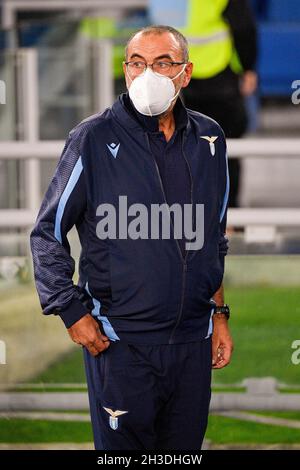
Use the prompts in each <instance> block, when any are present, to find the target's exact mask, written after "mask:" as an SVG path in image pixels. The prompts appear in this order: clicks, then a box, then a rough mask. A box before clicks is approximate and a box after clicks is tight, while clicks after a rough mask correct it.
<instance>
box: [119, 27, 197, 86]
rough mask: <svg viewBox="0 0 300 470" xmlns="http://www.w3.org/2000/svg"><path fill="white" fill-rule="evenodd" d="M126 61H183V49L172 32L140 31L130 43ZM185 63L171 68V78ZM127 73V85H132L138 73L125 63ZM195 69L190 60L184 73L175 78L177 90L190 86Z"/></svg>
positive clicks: (168, 74) (124, 67)
mask: <svg viewBox="0 0 300 470" xmlns="http://www.w3.org/2000/svg"><path fill="white" fill-rule="evenodd" d="M126 61H143V62H146V63H147V64H152V63H153V62H156V61H161V62H183V56H182V51H181V48H180V44H179V43H178V42H177V40H176V39H175V37H174V36H173V34H172V33H169V32H166V33H163V34H143V33H138V34H137V35H136V36H135V37H134V38H133V39H132V40H131V41H130V43H129V45H128V51H127V58H126ZM183 67H184V66H183V65H173V66H172V67H171V70H170V71H169V72H168V73H167V76H168V77H170V78H173V77H175V76H176V75H177V74H178V73H179V72H180V71H181V70H182V69H183ZM123 70H124V74H125V80H126V86H127V88H129V87H130V85H131V81H132V80H134V79H135V78H136V76H137V75H135V74H132V73H131V74H130V78H131V80H130V78H129V76H128V72H129V71H128V70H126V65H125V64H124V65H123ZM192 70H193V64H192V63H191V62H188V64H187V65H186V67H185V70H184V71H183V73H182V74H181V75H180V76H179V77H177V78H175V79H174V80H173V83H174V86H175V90H176V92H177V91H178V90H179V89H180V88H185V87H186V86H188V84H189V82H190V79H191V75H192Z"/></svg>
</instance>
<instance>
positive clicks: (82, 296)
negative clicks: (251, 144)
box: [31, 26, 233, 450]
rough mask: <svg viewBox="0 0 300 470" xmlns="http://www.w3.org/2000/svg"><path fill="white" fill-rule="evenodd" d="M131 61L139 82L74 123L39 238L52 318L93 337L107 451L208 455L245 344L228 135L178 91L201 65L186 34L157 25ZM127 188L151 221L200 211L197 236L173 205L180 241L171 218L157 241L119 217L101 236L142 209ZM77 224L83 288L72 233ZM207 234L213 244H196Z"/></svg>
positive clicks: (94, 385)
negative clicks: (231, 255) (210, 423)
mask: <svg viewBox="0 0 300 470" xmlns="http://www.w3.org/2000/svg"><path fill="white" fill-rule="evenodd" d="M125 57H126V60H125V62H124V63H123V70H124V74H125V79H126V85H127V88H128V91H127V92H126V93H124V94H122V95H120V96H119V98H118V99H117V100H116V102H115V103H114V104H113V105H112V107H111V108H107V109H106V110H105V111H104V112H103V113H98V114H95V115H93V116H90V117H89V118H87V119H85V120H84V121H82V122H81V123H79V124H78V125H77V126H76V127H75V128H74V129H72V131H71V132H70V134H69V136H68V139H67V141H66V144H65V147H64V149H63V153H62V155H61V158H60V161H59V163H58V166H57V169H56V172H55V175H54V178H53V180H52V182H51V183H50V186H49V188H48V190H47V192H46V195H45V197H44V200H43V202H42V205H41V209H40V211H39V214H38V217H37V220H36V223H35V227H34V228H33V230H32V233H31V249H32V254H33V262H34V274H35V281H36V287H37V290H38V293H39V297H40V302H41V306H42V308H43V313H44V314H46V315H48V314H56V315H59V316H60V317H61V319H62V320H63V322H64V324H65V326H66V327H67V329H68V332H69V334H70V337H71V338H72V340H73V341H74V342H75V343H77V344H80V345H82V346H83V351H84V359H85V368H86V375H87V383H88V392H89V400H90V411H91V419H92V425H93V432H94V442H95V448H96V449H99V450H101V449H105V450H125V449H126V450H127V449H140V450H142V449H148V450H151V449H169V450H171V449H172V450H179V449H194V450H199V449H201V445H202V440H203V437H204V433H205V431H206V426H207V418H208V409H209V402H210V396H211V369H212V367H213V368H215V369H221V368H223V367H225V366H226V365H227V364H229V362H230V358H231V353H232V349H233V343H232V339H231V335H230V331H229V326H228V323H227V322H228V318H229V306H228V305H226V304H225V303H224V289H223V283H222V280H223V274H224V258H225V255H226V253H227V249H228V239H227V238H226V236H225V233H226V220H227V203H228V193H229V175H228V165H227V153H226V141H225V136H224V133H223V131H222V129H221V127H220V126H219V125H218V124H217V123H216V122H215V121H214V120H212V119H210V118H208V117H207V116H204V115H203V114H200V113H197V112H194V111H191V110H187V109H186V108H185V106H184V105H183V103H182V101H181V99H180V98H179V93H180V91H181V89H182V88H185V87H187V86H188V84H189V82H190V78H191V74H192V68H193V64H192V63H191V62H190V61H189V56H188V45H187V41H186V39H185V38H184V36H183V35H182V34H181V33H180V32H178V31H177V30H175V29H173V28H170V27H166V26H153V27H148V28H144V29H142V30H140V31H138V32H137V33H136V34H134V35H133V36H132V37H131V39H130V40H129V42H128V44H127V47H126V51H125ZM200 156H201V158H200ZM120 195H121V196H123V197H124V195H125V196H126V198H128V204H131V205H133V204H135V205H136V203H142V204H143V207H145V209H147V213H148V215H150V217H149V218H150V222H151V224H152V223H154V224H155V223H156V222H157V221H155V220H154V221H153V222H152V219H153V217H152V210H153V205H155V206H157V205H159V207H161V205H163V207H164V206H165V205H167V207H168V208H169V210H170V206H173V204H177V206H179V207H180V208H181V210H182V211H183V210H184V209H185V207H186V205H188V206H189V207H190V206H192V209H191V212H190V213H192V212H194V215H195V212H196V217H195V219H194V220H193V222H194V224H193V230H194V229H195V226H196V228H197V231H196V230H195V232H194V236H193V237H190V236H188V234H187V233H186V226H185V225H186V221H185V220H181V221H180V223H184V227H182V226H181V229H180V233H179V236H175V232H176V231H175V229H174V232H173V228H174V223H175V222H174V218H173V216H174V213H172V214H171V210H170V219H169V217H168V216H167V214H164V213H163V214H162V215H163V216H164V218H163V220H164V221H165V220H167V222H168V223H170V220H171V225H172V230H170V236H169V237H163V236H161V223H158V225H159V226H158V229H159V234H158V236H154V237H153V236H152V227H151V237H149V231H148V230H149V229H148V228H147V236H146V237H145V236H144V235H143V233H140V230H138V228H139V227H137V230H138V234H137V235H138V236H133V237H131V236H130V235H129V236H128V234H127V233H126V234H125V236H124V233H123V234H121V235H120V234H119V228H120V227H119V226H118V227H117V228H118V232H117V228H116V227H115V228H114V230H115V231H116V233H115V235H114V232H113V233H111V232H107V231H105V235H106V236H104V237H102V236H99V231H98V230H100V228H101V224H102V223H105V227H106V224H107V223H108V224H110V223H111V222H113V221H114V219H113V217H112V220H111V221H110V222H109V220H106V221H105V218H104V221H103V219H101V218H100V216H101V215H105V213H102V210H103V205H105V207H106V210H108V209H109V208H107V206H108V205H109V207H110V208H111V207H113V209H114V210H116V211H117V214H118V215H117V219H118V221H119V224H121V220H123V221H124V218H125V223H126V222H127V217H128V216H129V215H132V209H133V207H132V206H131V205H130V207H129V208H128V209H130V210H131V213H129V214H127V207H125V208H124V207H120V206H118V204H120V201H119V197H120ZM118 201H119V202H118ZM199 206H200V207H203V211H204V214H203V217H204V220H203V219H201V220H200V221H199V217H198V215H199V214H198V215H197V213H198V209H199ZM196 209H197V211H196ZM148 211H149V212H148ZM172 211H173V209H172ZM148 215H147V217H146V220H147V223H148ZM181 219H182V218H181ZM144 220H145V219H144ZM197 221H198V222H197ZM130 222H131V224H132V223H135V220H133V221H132V220H130ZM177 222H178V221H177ZM199 222H200V224H201V226H200V227H199ZM115 223H116V222H115ZM127 223H128V222H127ZM140 223H141V221H140V222H139V224H140ZM74 225H75V226H76V229H77V231H78V234H79V238H80V242H81V247H82V251H81V256H80V263H79V282H78V285H74V283H73V280H72V278H73V274H74V270H75V263H74V260H73V258H72V257H71V254H70V246H69V243H68V238H67V234H68V232H69V230H70V229H71V228H72V227H73V226H74ZM99 225H100V228H99ZM107 228H110V227H106V229H107ZM153 228H154V227H153ZM176 228H177V229H178V224H177V225H176ZM183 228H184V231H183V230H182V229H183ZM126 229H127V230H129V229H130V226H129V227H126ZM112 230H113V228H112ZM122 230H123V231H124V227H123V228H122ZM188 230H189V229H188ZM202 230H203V243H202V244H200V246H198V247H194V248H191V247H189V243H187V240H188V239H189V240H190V239H194V238H195V233H197V232H199V233H200V232H201V231H202ZM171 232H172V233H171ZM189 233H190V232H189ZM172 235H173V236H172ZM177 235H178V233H177ZM148 237H149V238H150V239H149V238H148Z"/></svg>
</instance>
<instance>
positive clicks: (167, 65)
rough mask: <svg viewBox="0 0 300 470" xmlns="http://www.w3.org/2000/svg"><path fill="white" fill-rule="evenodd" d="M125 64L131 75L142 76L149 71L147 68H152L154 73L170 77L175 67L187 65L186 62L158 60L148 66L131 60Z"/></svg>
mask: <svg viewBox="0 0 300 470" xmlns="http://www.w3.org/2000/svg"><path fill="white" fill-rule="evenodd" d="M124 64H125V65H126V67H127V70H128V73H129V75H140V74H141V73H143V72H144V71H145V70H146V69H147V67H151V68H152V70H153V72H156V73H160V74H162V75H168V74H169V73H170V72H171V70H172V68H173V67H174V65H183V64H186V62H165V61H160V60H157V61H155V62H153V64H147V63H146V62H144V61H143V60H131V61H129V62H124Z"/></svg>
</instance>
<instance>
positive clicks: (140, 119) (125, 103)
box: [112, 92, 190, 132]
mask: <svg viewBox="0 0 300 470" xmlns="http://www.w3.org/2000/svg"><path fill="white" fill-rule="evenodd" d="M112 113H113V115H114V116H115V118H116V119H117V120H118V121H120V122H121V124H122V125H123V126H124V127H128V128H130V129H136V130H138V129H139V130H143V131H144V132H145V131H146V132H159V127H158V118H157V117H156V116H144V115H143V114H141V113H139V112H138V111H137V110H136V109H135V107H134V105H133V103H132V101H131V100H130V98H129V94H128V92H127V93H123V94H121V95H120V96H119V97H118V99H117V101H115V103H114V104H113V105H112ZM174 117H175V127H176V130H179V129H184V128H187V127H189V126H190V123H189V117H188V113H187V111H186V108H185V106H184V105H183V103H182V101H181V99H180V98H177V101H176V104H175V106H174Z"/></svg>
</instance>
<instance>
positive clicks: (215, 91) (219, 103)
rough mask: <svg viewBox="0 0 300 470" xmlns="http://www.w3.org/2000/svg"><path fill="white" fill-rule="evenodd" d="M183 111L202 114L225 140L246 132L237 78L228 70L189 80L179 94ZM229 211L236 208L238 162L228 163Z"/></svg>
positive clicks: (246, 120)
mask: <svg viewBox="0 0 300 470" xmlns="http://www.w3.org/2000/svg"><path fill="white" fill-rule="evenodd" d="M183 98H184V103H185V106H186V107H187V108H190V109H193V110H194V111H198V112H200V113H203V114H206V115H207V116H209V117H211V118H212V119H214V120H215V121H217V122H218V123H219V124H220V126H221V127H222V128H223V131H224V133H225V136H226V137H227V138H232V139H238V138H240V137H242V136H243V135H244V133H245V132H246V130H247V125H248V118H247V112H246V107H245V103H244V98H243V97H242V95H241V94H240V91H239V77H238V75H236V74H235V73H233V72H232V70H231V69H230V68H229V67H228V68H227V69H225V70H224V71H223V72H221V73H220V74H218V75H216V76H214V77H212V78H208V79H192V80H191V82H190V84H189V86H188V87H187V88H185V89H184V92H183ZM229 174H230V193H229V202H228V205H229V207H237V206H238V196H239V183H240V160H239V159H237V158H234V159H232V158H230V159H229Z"/></svg>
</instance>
